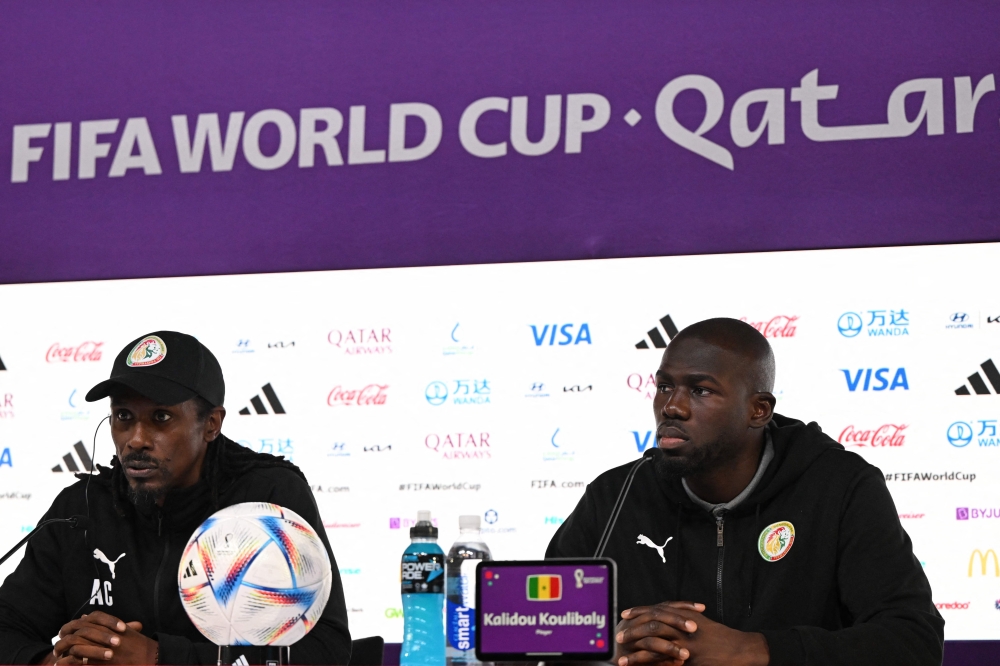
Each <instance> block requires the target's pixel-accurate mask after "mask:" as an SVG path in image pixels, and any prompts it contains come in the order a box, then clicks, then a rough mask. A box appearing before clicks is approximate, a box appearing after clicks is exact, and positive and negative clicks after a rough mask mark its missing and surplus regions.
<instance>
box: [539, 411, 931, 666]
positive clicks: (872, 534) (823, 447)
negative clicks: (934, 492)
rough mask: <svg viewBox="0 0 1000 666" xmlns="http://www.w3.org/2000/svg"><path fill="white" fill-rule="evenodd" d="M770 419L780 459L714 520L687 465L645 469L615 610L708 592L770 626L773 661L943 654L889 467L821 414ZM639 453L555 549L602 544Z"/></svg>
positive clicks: (910, 664)
mask: <svg viewBox="0 0 1000 666" xmlns="http://www.w3.org/2000/svg"><path fill="white" fill-rule="evenodd" d="M767 427H768V428H770V429H771V436H772V442H773V444H774V459H773V460H772V461H771V464H770V465H769V466H768V468H767V470H766V472H765V474H764V477H763V478H762V479H761V482H760V484H759V485H758V486H757V488H756V490H755V491H754V492H753V493H752V494H751V495H750V497H749V498H747V500H746V501H744V502H743V503H742V504H740V505H739V506H737V507H736V508H735V509H733V511H732V512H730V513H728V514H724V515H723V517H722V520H721V521H720V523H719V524H717V523H716V521H715V519H714V518H713V516H712V514H710V513H709V512H707V511H705V510H704V509H701V508H699V507H697V506H696V505H695V504H694V503H693V502H691V500H690V499H689V498H688V496H687V495H686V493H685V492H684V489H683V487H682V486H681V483H680V479H679V478H676V479H672V480H670V481H667V480H665V479H661V478H660V477H659V476H658V475H657V474H655V473H654V469H653V465H651V464H648V463H647V464H645V465H643V466H642V467H641V468H640V469H639V471H638V474H637V475H636V477H635V481H634V483H633V484H632V488H631V490H630V492H629V494H628V497H627V499H626V500H625V504H624V506H623V509H622V512H621V515H620V516H619V518H618V522H617V524H616V525H615V528H614V531H613V533H612V535H611V539H610V543H609V544H608V547H607V550H606V551H605V556H607V557H610V558H612V559H614V560H615V562H616V563H617V564H618V609H619V610H624V609H626V608H631V607H634V606H642V605H651V604H656V603H659V602H662V601H670V600H678V601H694V602H701V603H703V604H705V606H706V609H705V615H707V616H708V617H709V618H710V619H712V620H715V621H717V622H721V623H723V624H725V625H726V626H729V627H732V628H734V629H739V630H741V631H754V632H761V633H763V634H764V636H765V637H766V638H767V643H768V646H769V647H770V650H771V664H772V666H784V665H786V664H795V665H799V664H803V665H804V664H809V665H810V666H826V665H830V666H833V665H836V664H842V665H843V666H866V665H870V666H888V665H890V664H898V665H900V666H923V665H925V664H926V665H927V666H932V665H933V666H938V665H939V664H940V663H941V657H942V648H943V640H944V620H943V619H942V618H941V616H940V615H939V614H938V612H937V609H936V608H935V607H934V603H933V601H932V599H931V588H930V585H929V584H928V582H927V577H926V576H925V575H924V572H923V569H922V568H921V565H920V562H919V561H918V560H917V559H916V558H915V557H914V555H913V550H912V545H911V543H910V538H909V536H907V534H906V532H905V531H904V530H903V527H902V526H901V525H900V523H899V517H898V515H897V514H896V507H895V505H894V504H893V501H892V498H891V497H890V495H889V491H888V489H887V488H886V486H885V480H884V477H883V476H882V473H881V472H880V471H879V470H878V469H877V468H876V467H874V466H872V465H870V464H868V463H867V462H865V461H864V460H863V459H862V458H861V457H860V456H858V455H856V454H854V453H849V452H847V451H845V450H844V448H843V447H842V446H840V444H838V443H836V442H834V441H833V440H832V439H830V438H829V437H827V436H826V435H824V434H823V433H822V432H821V431H820V429H819V426H817V425H816V424H815V423H810V424H809V425H805V424H803V423H802V422H800V421H796V420H794V419H789V418H785V417H783V416H779V415H777V414H776V415H775V416H774V419H773V420H772V422H771V423H770V424H768V426H767ZM631 466H632V465H631V464H629V465H623V466H621V467H617V468H615V469H612V470H610V471H607V472H605V473H604V474H602V475H601V476H599V477H597V479H596V480H595V481H594V482H593V483H591V484H590V485H589V486H588V487H587V490H586V492H585V493H584V496H583V499H581V500H580V503H579V504H578V505H577V507H576V509H574V511H573V513H572V514H571V515H570V516H569V518H568V519H567V520H566V522H564V523H563V524H562V526H561V527H560V528H559V530H558V531H557V532H556V534H555V536H554V537H553V538H552V541H551V543H549V547H548V550H547V552H546V557H550V558H553V557H592V556H593V555H594V550H595V549H596V547H597V543H598V541H599V539H600V537H601V533H602V531H603V530H604V526H605V523H606V522H607V520H608V517H609V516H610V514H611V509H612V507H613V505H614V503H615V500H616V499H617V497H618V493H619V491H620V490H621V488H622V484H623V481H624V480H625V476H626V475H627V474H628V471H629V468H630V467H631ZM782 521H787V522H789V523H791V524H792V526H793V527H794V540H792V541H791V547H789V548H786V549H785V550H784V555H783V556H782V557H781V558H780V559H776V560H773V561H772V560H766V559H764V557H763V556H762V555H761V554H760V550H759V539H760V536H761V534H762V532H763V531H765V529H766V528H768V527H769V526H771V525H773V524H775V523H779V522H782ZM784 534H785V536H786V537H787V536H788V531H787V529H786V531H785V532H784ZM640 535H642V536H644V537H646V539H645V540H644V539H642V537H640ZM668 539H669V541H668ZM646 540H648V541H649V542H650V543H651V544H653V545H649V544H647V543H645V541H646ZM664 543H666V545H665V546H664ZM720 544H721V545H720ZM773 545H774V546H777V544H773ZM657 548H660V549H662V553H663V554H662V557H661V555H660V552H659V551H658V550H657ZM761 548H762V549H763V547H762V546H761ZM765 550H766V549H765Z"/></svg>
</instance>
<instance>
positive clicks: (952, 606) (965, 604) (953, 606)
mask: <svg viewBox="0 0 1000 666" xmlns="http://www.w3.org/2000/svg"><path fill="white" fill-rule="evenodd" d="M970 603H972V602H970V601H945V602H944V603H940V604H939V603H935V604H934V605H935V606H937V609H938V610H969V604H970Z"/></svg>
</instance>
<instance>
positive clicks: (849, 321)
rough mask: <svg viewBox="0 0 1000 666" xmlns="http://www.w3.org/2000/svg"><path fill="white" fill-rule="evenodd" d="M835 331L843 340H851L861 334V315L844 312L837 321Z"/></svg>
mask: <svg viewBox="0 0 1000 666" xmlns="http://www.w3.org/2000/svg"><path fill="white" fill-rule="evenodd" d="M837 330H839V331H840V334H841V335H842V336H844V337H845V338H853V337H855V336H857V335H858V333H860V332H861V315H859V314H858V313H856V312H845V313H844V314H842V315H840V319H838V320H837Z"/></svg>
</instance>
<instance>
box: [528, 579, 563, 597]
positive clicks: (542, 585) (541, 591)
mask: <svg viewBox="0 0 1000 666" xmlns="http://www.w3.org/2000/svg"><path fill="white" fill-rule="evenodd" d="M528 599H530V600H531V601H559V600H560V599H562V576H560V575H559V574H555V575H549V576H544V575H537V576H528Z"/></svg>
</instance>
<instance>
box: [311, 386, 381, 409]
mask: <svg viewBox="0 0 1000 666" xmlns="http://www.w3.org/2000/svg"><path fill="white" fill-rule="evenodd" d="M388 389H389V385H388V384H369V385H368V386H366V387H364V388H363V389H360V390H359V389H345V388H343V387H342V386H334V387H333V390H332V391H330V394H329V395H328V396H326V404H328V405H329V406H331V407H336V406H337V405H357V406H359V407H363V406H366V405H384V404H385V399H386V398H387V397H388V396H387V395H386V393H385V392H386V391H387V390H388Z"/></svg>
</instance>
